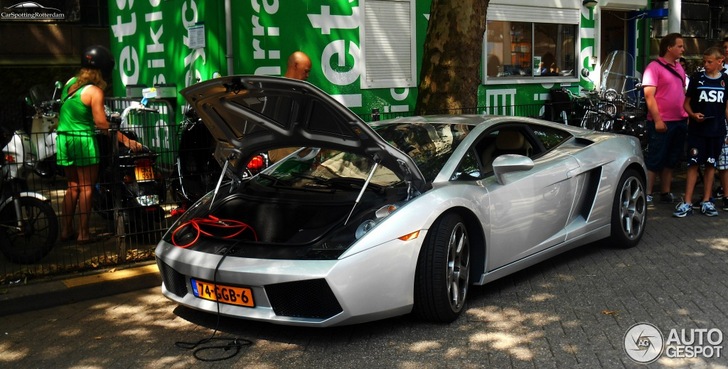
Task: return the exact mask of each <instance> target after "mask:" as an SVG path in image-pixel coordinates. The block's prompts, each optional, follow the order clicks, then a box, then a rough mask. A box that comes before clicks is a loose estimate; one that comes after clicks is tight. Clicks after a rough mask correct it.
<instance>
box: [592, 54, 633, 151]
mask: <svg viewBox="0 0 728 369" xmlns="http://www.w3.org/2000/svg"><path fill="white" fill-rule="evenodd" d="M634 67H635V63H634V58H633V57H632V55H630V54H629V53H627V52H625V51H621V50H619V51H613V52H611V53H610V54H609V55H608V56H607V58H606V59H605V60H604V62H603V63H602V65H601V74H602V75H601V84H600V87H599V90H598V91H593V92H590V93H588V94H587V98H585V99H581V100H579V101H580V102H581V104H582V106H583V108H584V111H585V113H584V116H583V118H582V120H581V127H582V128H587V129H593V130H597V131H604V132H615V133H621V134H626V135H631V136H635V137H637V138H639V139H640V142H641V144H642V147H646V145H647V137H646V133H647V129H646V127H647V114H646V108H645V102H644V97H643V96H642V84H641V83H640V80H639V78H638V77H636V76H634ZM587 75H588V74H587Z"/></svg>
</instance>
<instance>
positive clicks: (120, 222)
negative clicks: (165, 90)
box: [92, 105, 166, 240]
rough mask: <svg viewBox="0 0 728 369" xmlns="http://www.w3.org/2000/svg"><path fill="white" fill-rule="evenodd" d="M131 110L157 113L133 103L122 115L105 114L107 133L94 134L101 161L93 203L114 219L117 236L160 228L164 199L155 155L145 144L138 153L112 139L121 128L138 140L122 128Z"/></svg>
mask: <svg viewBox="0 0 728 369" xmlns="http://www.w3.org/2000/svg"><path fill="white" fill-rule="evenodd" d="M132 111H136V112H137V113H142V112H156V110H155V109H152V108H147V107H144V106H143V105H133V106H130V107H127V108H126V109H124V112H123V113H122V114H121V115H118V114H112V115H110V116H108V117H107V119H108V120H109V123H110V125H111V129H110V130H109V131H110V134H109V135H106V134H101V133H99V134H98V135H97V137H98V140H99V150H100V156H101V162H100V163H99V181H98V183H97V184H96V186H95V188H94V197H93V200H92V206H93V209H94V210H95V211H96V212H97V213H98V214H99V215H100V216H102V217H103V218H105V219H108V220H110V221H112V220H113V221H115V223H114V226H113V228H114V230H115V232H116V234H117V235H122V234H123V235H125V236H134V235H139V236H143V235H148V234H150V233H154V231H156V230H160V229H161V226H160V223H161V222H162V220H163V219H164V210H163V209H162V206H161V205H162V204H163V203H164V201H165V198H166V186H165V182H164V178H163V176H162V175H161V172H160V171H159V170H158V168H157V165H156V161H157V157H158V154H156V153H154V152H152V151H151V150H150V149H149V148H148V147H146V146H144V148H143V149H142V150H141V151H139V152H132V151H131V150H130V149H128V148H127V147H125V146H123V145H121V144H119V143H118V141H117V140H115V139H114V140H112V139H111V137H114V138H115V137H116V131H118V130H121V131H122V132H123V133H124V134H125V135H126V136H127V137H129V138H130V139H133V140H137V137H138V136H137V135H136V133H135V132H134V131H133V130H129V129H121V127H125V120H126V119H127V117H128V115H129V113H130V112H132ZM151 239H152V240H154V237H152V238H151Z"/></svg>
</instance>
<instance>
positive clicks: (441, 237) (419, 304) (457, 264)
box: [413, 213, 470, 323]
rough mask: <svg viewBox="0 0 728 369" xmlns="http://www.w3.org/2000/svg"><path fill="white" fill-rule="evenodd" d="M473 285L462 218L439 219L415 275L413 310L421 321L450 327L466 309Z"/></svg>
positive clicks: (421, 255) (466, 232)
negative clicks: (469, 291) (470, 283)
mask: <svg viewBox="0 0 728 369" xmlns="http://www.w3.org/2000/svg"><path fill="white" fill-rule="evenodd" d="M469 282H470V239H469V237H468V230H467V227H466V226H465V223H464V222H463V219H462V217H460V216H459V215H457V214H455V213H450V214H446V215H444V216H443V217H441V218H440V219H438V220H437V221H436V222H435V223H434V224H433V225H432V228H431V231H430V233H429V234H428V235H427V238H426V239H425V242H424V244H423V245H422V250H421V251H420V255H419V258H418V259H417V270H416V272H415V290H414V308H413V312H414V314H415V315H417V316H418V317H419V318H421V319H424V320H427V321H432V322H440V323H450V322H452V321H454V320H455V319H457V318H458V316H459V315H460V313H461V312H462V310H463V306H464V305H465V298H466V297H467V294H468V284H469Z"/></svg>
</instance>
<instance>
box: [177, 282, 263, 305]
mask: <svg viewBox="0 0 728 369" xmlns="http://www.w3.org/2000/svg"><path fill="white" fill-rule="evenodd" d="M190 283H191V284H192V294H193V295H195V297H199V298H201V299H205V300H210V301H219V302H222V303H225V304H231V305H238V306H245V307H255V302H254V301H253V291H252V290H251V289H250V288H246V287H235V286H226V285H222V284H214V283H210V282H204V281H200V280H197V279H194V278H192V279H190Z"/></svg>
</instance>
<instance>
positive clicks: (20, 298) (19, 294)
mask: <svg viewBox="0 0 728 369" xmlns="http://www.w3.org/2000/svg"><path fill="white" fill-rule="evenodd" d="M161 284H162V278H161V276H160V274H159V269H157V264H155V263H150V264H147V265H140V266H134V267H131V268H126V269H109V270H105V271H102V272H98V273H94V274H90V275H86V276H81V277H74V278H66V279H61V280H53V281H48V282H39V283H33V284H28V285H24V286H17V287H9V288H8V289H7V290H5V291H0V316H4V315H10V314H17V313H22V312H28V311H31V310H38V309H45V308H50V307H54V306H58V305H65V304H69V303H73V302H78V301H83V300H90V299H95V298H99V297H104V296H110V295H115V294H119V293H124V292H130V291H134V290H139V289H144V288H152V287H156V286H161Z"/></svg>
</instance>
